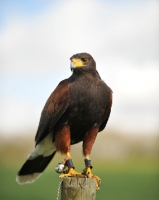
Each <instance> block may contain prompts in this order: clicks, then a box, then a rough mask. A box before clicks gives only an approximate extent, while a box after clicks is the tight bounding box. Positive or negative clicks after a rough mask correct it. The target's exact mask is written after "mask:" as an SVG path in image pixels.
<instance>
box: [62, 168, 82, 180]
mask: <svg viewBox="0 0 159 200" xmlns="http://www.w3.org/2000/svg"><path fill="white" fill-rule="evenodd" d="M59 177H60V178H64V177H80V178H84V175H83V174H82V173H79V172H76V171H75V170H74V169H73V168H70V169H69V171H68V173H66V174H61V175H60V176H59Z"/></svg>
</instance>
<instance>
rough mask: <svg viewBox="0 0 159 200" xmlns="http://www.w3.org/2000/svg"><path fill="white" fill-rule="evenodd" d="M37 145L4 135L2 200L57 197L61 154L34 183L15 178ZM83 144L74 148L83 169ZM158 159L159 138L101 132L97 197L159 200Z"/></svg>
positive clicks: (97, 147)
mask: <svg viewBox="0 0 159 200" xmlns="http://www.w3.org/2000/svg"><path fill="white" fill-rule="evenodd" d="M19 139H20V140H21V142H20V143H19ZM143 141H144V143H143ZM108 144H109V145H108ZM33 145H34V144H33V138H31V137H29V138H14V139H12V140H10V141H8V140H7V141H6V140H3V139H2V138H1V145H0V150H1V151H0V152H1V153H0V159H1V160H0V163H1V164H0V177H1V179H0V186H1V191H0V199H3V200H8V199H11V198H13V199H16V200H18V199H19V200H20V199H24V200H25V199H34V200H36V199H45V200H51V199H56V194H57V188H58V184H59V182H60V180H59V178H58V174H57V173H56V172H55V171H54V168H55V166H56V164H57V163H58V162H60V161H62V159H63V158H64V157H63V156H61V155H59V154H57V155H56V156H55V158H54V159H53V160H52V162H51V164H50V165H49V166H48V168H47V169H46V170H45V172H44V173H43V174H42V176H41V177H40V178H39V179H38V180H37V181H36V182H34V183H33V184H27V185H18V184H17V183H16V181H15V177H16V173H17V172H18V170H19V168H20V167H21V165H22V164H23V162H24V161H25V158H26V155H27V154H28V153H29V152H30V151H31V149H32V147H33ZM81 146H82V144H81V143H80V144H78V145H75V146H73V147H72V157H73V161H74V164H75V167H76V170H77V171H80V172H81V171H82V169H83V168H84V162H83V157H82V147H81ZM158 158H159V138H158V137H154V138H153V137H147V138H146V137H141V136H140V137H139V136H134V137H133V139H132V138H131V139H130V137H126V136H124V135H119V134H115V133H114V132H107V133H106V132H105V131H104V132H103V133H100V134H99V135H98V138H97V140H96V143H95V145H94V148H93V151H92V156H91V159H92V164H93V166H94V168H93V170H92V172H93V174H95V175H98V176H99V177H100V178H101V179H102V184H101V189H100V191H99V192H97V198H96V199H97V200H103V199H107V200H116V199H118V200H134V199H135V200H158V199H159V159H158Z"/></svg>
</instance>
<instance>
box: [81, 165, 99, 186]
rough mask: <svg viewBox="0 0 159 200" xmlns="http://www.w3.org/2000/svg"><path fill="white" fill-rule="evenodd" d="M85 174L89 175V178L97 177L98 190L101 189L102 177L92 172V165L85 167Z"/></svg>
mask: <svg viewBox="0 0 159 200" xmlns="http://www.w3.org/2000/svg"><path fill="white" fill-rule="evenodd" d="M85 175H86V176H87V177H88V178H95V179H96V190H99V189H100V187H99V186H100V184H101V178H99V177H98V176H95V175H93V174H92V172H91V169H90V167H87V168H86V169H85Z"/></svg>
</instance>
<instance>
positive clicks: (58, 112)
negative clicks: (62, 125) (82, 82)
mask: <svg viewBox="0 0 159 200" xmlns="http://www.w3.org/2000/svg"><path fill="white" fill-rule="evenodd" d="M68 105H69V83H68V81H67V80H64V81H61V82H60V83H59V85H58V86H57V87H56V89H55V90H54V91H53V93H52V94H51V95H50V97H49V98H48V100H47V102H46V104H45V106H44V108H43V110H42V113H41V118H40V122H39V127H38V130H37V134H36V137H35V141H36V145H37V144H38V143H39V142H40V141H41V140H43V139H44V138H45V137H46V136H47V135H48V134H49V133H50V132H51V131H52V129H53V127H54V125H55V124H56V123H57V121H58V120H59V118H60V117H61V116H62V115H63V113H64V112H65V111H66V109H67V107H68Z"/></svg>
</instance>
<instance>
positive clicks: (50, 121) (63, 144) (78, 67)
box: [16, 53, 112, 188]
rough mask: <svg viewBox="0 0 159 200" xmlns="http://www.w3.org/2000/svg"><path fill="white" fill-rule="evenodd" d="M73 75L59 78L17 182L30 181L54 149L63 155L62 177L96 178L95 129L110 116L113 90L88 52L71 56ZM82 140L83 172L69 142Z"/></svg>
mask: <svg viewBox="0 0 159 200" xmlns="http://www.w3.org/2000/svg"><path fill="white" fill-rule="evenodd" d="M70 60H71V71H72V72H73V73H72V75H71V76H70V77H69V78H68V79H65V80H63V81H61V82H60V83H59V84H58V86H57V87H56V89H55V90H54V91H53V92H52V94H51V95H50V97H49V98H48V100H47V102H46V104H45V106H44V108H43V110H42V113H41V118H40V122H39V126H38V130H37V133H36V137H35V143H36V144H35V148H34V150H33V151H32V152H31V154H30V156H29V157H28V159H27V161H26V162H25V163H24V165H23V166H22V168H21V169H20V171H19V172H18V175H17V178H16V181H17V182H18V183H19V184H25V183H32V182H34V181H35V180H36V179H37V178H38V177H39V175H40V174H41V173H42V172H43V171H44V169H45V168H46V167H47V165H48V164H49V162H50V161H51V160H52V158H53V157H54V155H55V153H56V152H60V153H61V154H65V155H66V157H65V159H64V160H63V163H64V165H65V166H67V168H68V171H67V173H66V174H63V175H61V177H65V176H71V177H72V176H77V175H79V176H81V177H82V176H87V177H88V178H92V177H95V178H96V180H97V183H99V182H100V178H99V177H97V176H93V174H92V173H91V168H92V164H91V160H90V154H91V150H92V146H93V143H94V141H95V139H96V136H97V134H98V132H100V131H102V130H103V129H104V128H105V126H106V124H107V121H108V119H109V115H110V112H111V106H112V90H111V88H110V87H108V86H107V84H106V83H105V82H104V81H102V80H101V77H100V75H99V73H98V71H97V70H96V62H95V60H94V59H93V57H92V56H91V55H90V54H88V53H78V54H75V55H73V56H72V57H71V58H70ZM81 141H82V142H83V155H84V157H85V159H84V161H85V170H84V173H83V174H82V173H78V172H76V171H75V170H74V165H73V161H72V159H71V155H70V151H71V145H73V144H76V143H78V142H81ZM97 188H98V184H97Z"/></svg>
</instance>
